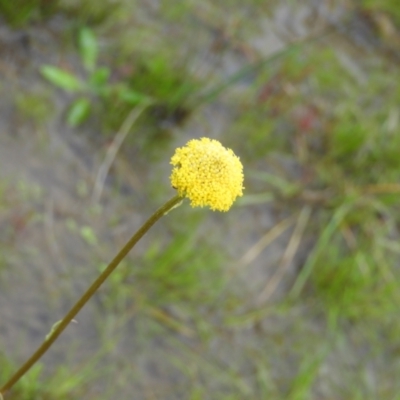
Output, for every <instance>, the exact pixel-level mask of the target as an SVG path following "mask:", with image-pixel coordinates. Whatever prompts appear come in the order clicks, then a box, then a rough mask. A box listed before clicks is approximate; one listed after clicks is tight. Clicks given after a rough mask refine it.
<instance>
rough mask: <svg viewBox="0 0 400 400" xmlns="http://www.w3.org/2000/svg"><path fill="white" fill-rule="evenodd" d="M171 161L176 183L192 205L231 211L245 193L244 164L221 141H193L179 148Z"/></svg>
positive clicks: (174, 182) (172, 178)
mask: <svg viewBox="0 0 400 400" xmlns="http://www.w3.org/2000/svg"><path fill="white" fill-rule="evenodd" d="M171 164H172V165H173V166H174V168H173V170H172V174H171V183H172V186H173V187H174V188H175V189H177V191H178V194H179V195H180V196H182V197H187V198H189V199H190V205H191V206H192V207H197V206H199V207H204V206H209V207H210V208H211V209H212V210H219V211H228V210H229V208H230V207H231V206H232V204H233V202H234V201H235V199H236V198H237V197H239V196H242V195H243V166H242V163H241V162H240V160H239V157H237V156H236V155H235V154H234V153H233V151H232V150H231V149H227V148H225V147H223V146H222V145H221V143H220V142H218V141H217V140H212V139H208V138H201V139H200V140H195V139H193V140H190V141H189V142H188V143H187V144H186V146H184V147H181V148H178V149H176V151H175V154H174V156H173V157H172V158H171Z"/></svg>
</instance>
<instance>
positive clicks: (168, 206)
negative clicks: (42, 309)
mask: <svg viewBox="0 0 400 400" xmlns="http://www.w3.org/2000/svg"><path fill="white" fill-rule="evenodd" d="M181 201H182V198H181V197H180V196H175V197H173V198H172V199H170V200H169V201H167V202H166V203H165V204H164V205H163V206H162V207H160V208H159V209H158V210H157V211H156V212H155V213H154V214H153V215H152V216H151V217H150V218H149V219H148V220H147V221H146V222H145V223H144V224H143V225H142V227H141V228H140V229H139V230H138V231H137V232H136V233H135V234H134V235H133V236H132V237H131V238H130V239H129V241H128V242H127V243H126V245H125V246H124V247H123V248H122V249H121V250H120V251H119V253H118V254H117V255H116V256H115V257H114V259H113V260H112V261H111V262H110V263H109V264H108V266H107V268H106V269H105V270H104V271H103V272H102V273H101V274H100V275H99V276H98V278H97V279H96V280H95V281H94V282H93V283H92V285H91V286H90V287H89V288H88V289H87V290H86V292H85V293H84V294H83V295H82V297H81V298H80V299H79V300H78V301H77V302H76V303H75V305H74V306H73V307H72V308H71V309H70V310H69V311H68V313H67V314H66V315H65V317H64V318H63V319H62V320H61V321H59V322H58V323H57V324H55V325H54V326H53V328H52V330H51V332H50V334H49V335H47V337H46V339H45V341H44V342H43V343H42V344H41V345H40V347H39V348H38V349H37V350H36V352H35V353H33V354H32V356H31V357H30V358H29V359H28V360H27V361H26V362H25V363H24V364H23V365H22V366H21V368H20V369H19V370H18V371H17V372H16V373H15V374H14V375H13V376H12V377H11V378H10V379H9V380H8V382H7V383H6V384H5V385H4V386H3V387H2V388H1V389H0V399H2V394H4V393H5V392H7V391H8V390H10V389H11V388H12V387H13V386H14V384H15V383H17V382H18V381H19V379H20V378H21V377H22V376H24V375H25V373H26V372H27V371H28V370H29V369H30V368H31V367H32V366H33V365H34V364H35V363H36V361H38V360H39V359H40V358H41V357H42V356H43V354H45V353H46V351H47V350H48V349H49V347H50V346H51V345H52V344H53V343H54V342H55V341H56V340H57V338H58V337H59V336H60V335H61V333H62V332H63V331H64V329H65V328H66V327H67V326H68V325H69V323H70V322H71V321H72V319H73V318H74V317H75V316H76V314H78V312H79V311H80V310H81V309H82V308H83V306H84V305H85V304H86V303H87V302H88V300H89V299H90V298H91V297H92V296H93V295H94V293H95V292H96V291H97V289H98V288H99V287H100V286H101V285H102V284H103V282H104V281H105V280H106V279H107V278H108V277H109V275H110V274H111V273H112V272H113V271H114V270H115V268H116V267H117V266H118V265H119V263H120V262H121V261H122V260H123V259H124V258H125V257H126V255H127V254H128V253H129V252H130V250H131V249H132V248H133V246H134V245H135V244H136V243H137V242H138V241H139V240H140V239H141V238H142V237H143V236H144V234H145V233H146V232H147V231H148V230H149V229H150V228H151V227H152V226H153V225H154V224H155V223H156V222H157V221H158V220H159V219H160V218H161V217H162V216H163V215H164V214H166V213H168V211H170V210H172V209H173V208H174V207H176V206H177V205H178V204H179V203H180V202H181Z"/></svg>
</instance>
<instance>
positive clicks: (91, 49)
mask: <svg viewBox="0 0 400 400" xmlns="http://www.w3.org/2000/svg"><path fill="white" fill-rule="evenodd" d="M78 40H79V52H80V55H81V58H82V62H83V65H84V67H85V68H86V69H87V70H88V71H93V69H94V67H95V66H96V62H97V54H98V52H99V48H98V45H97V40H96V36H95V35H94V33H93V31H92V30H91V29H89V28H82V29H81V30H80V32H79V39H78Z"/></svg>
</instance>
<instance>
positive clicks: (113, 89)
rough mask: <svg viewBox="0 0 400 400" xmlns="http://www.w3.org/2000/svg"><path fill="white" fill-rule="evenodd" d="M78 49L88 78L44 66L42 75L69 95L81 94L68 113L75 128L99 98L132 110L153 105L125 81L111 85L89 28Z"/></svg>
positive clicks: (84, 29)
mask: <svg viewBox="0 0 400 400" xmlns="http://www.w3.org/2000/svg"><path fill="white" fill-rule="evenodd" d="M78 49H79V54H80V57H81V61H82V64H83V66H84V68H85V71H86V73H87V77H86V78H87V79H86V80H85V81H83V80H81V79H80V78H79V77H77V76H75V75H73V74H72V73H70V72H68V71H65V70H63V69H60V68H58V67H54V66H51V65H44V66H42V67H41V69H40V72H41V74H42V76H43V77H44V78H45V79H46V80H48V81H49V82H51V83H52V84H53V85H55V86H57V87H59V88H60V89H63V90H65V91H68V92H72V93H78V94H79V97H77V98H76V99H75V100H74V101H73V102H72V104H71V105H70V107H69V110H68V112H67V117H66V119H67V122H68V124H69V125H70V126H71V127H76V126H79V125H81V124H82V123H83V122H85V120H87V118H88V117H89V116H90V114H91V112H92V103H93V101H94V100H95V99H97V100H101V101H103V102H108V101H109V99H115V98H117V99H118V100H120V101H122V102H124V103H125V104H127V105H128V107H132V106H134V105H137V104H141V103H145V102H147V103H149V102H151V98H150V97H148V96H146V95H144V94H141V93H139V92H137V91H135V90H132V89H130V87H129V86H128V85H126V84H125V83H124V82H120V83H117V84H114V83H110V82H109V77H110V70H109V69H108V68H107V67H99V66H97V61H98V53H99V49H98V43H97V39H96V37H95V35H94V33H93V31H92V30H90V29H89V28H87V27H85V28H82V29H81V30H80V31H79V34H78Z"/></svg>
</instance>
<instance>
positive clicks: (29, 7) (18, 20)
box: [0, 0, 59, 27]
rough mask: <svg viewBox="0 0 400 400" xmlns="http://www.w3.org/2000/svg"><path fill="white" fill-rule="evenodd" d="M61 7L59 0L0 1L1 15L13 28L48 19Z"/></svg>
mask: <svg viewBox="0 0 400 400" xmlns="http://www.w3.org/2000/svg"><path fill="white" fill-rule="evenodd" d="M58 6H59V0H15V1H12V2H10V1H9V0H0V15H2V16H3V17H4V18H5V19H6V21H7V22H8V23H9V24H10V25H12V26H13V27H20V26H23V25H25V24H26V23H28V22H30V21H35V20H39V19H42V18H47V17H49V16H50V15H52V14H53V13H54V12H55V11H56V10H57V8H58Z"/></svg>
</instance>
